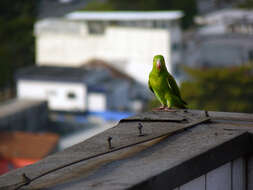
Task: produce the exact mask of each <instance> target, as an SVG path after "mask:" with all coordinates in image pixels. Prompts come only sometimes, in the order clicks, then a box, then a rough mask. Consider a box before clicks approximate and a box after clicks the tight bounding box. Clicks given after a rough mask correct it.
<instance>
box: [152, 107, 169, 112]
mask: <svg viewBox="0 0 253 190" xmlns="http://www.w3.org/2000/svg"><path fill="white" fill-rule="evenodd" d="M166 108H167V107H166V106H161V107H159V108H154V109H153V110H154V111H161V110H165V109H166Z"/></svg>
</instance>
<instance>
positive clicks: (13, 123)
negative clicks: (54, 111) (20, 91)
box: [0, 99, 48, 131]
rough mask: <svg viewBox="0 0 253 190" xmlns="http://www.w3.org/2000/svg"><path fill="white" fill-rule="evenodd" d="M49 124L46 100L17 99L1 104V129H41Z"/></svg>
mask: <svg viewBox="0 0 253 190" xmlns="http://www.w3.org/2000/svg"><path fill="white" fill-rule="evenodd" d="M47 125H48V107H47V102H46V101H35V100H28V99H15V100H11V101H9V102H7V103H5V104H2V105H0V130H2V131H11V130H21V131H41V130H44V129H45V128H46V127H47Z"/></svg>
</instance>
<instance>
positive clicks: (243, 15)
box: [195, 9, 253, 35]
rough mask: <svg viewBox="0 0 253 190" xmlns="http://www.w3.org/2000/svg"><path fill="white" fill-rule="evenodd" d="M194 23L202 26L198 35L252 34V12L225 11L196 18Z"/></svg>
mask: <svg viewBox="0 0 253 190" xmlns="http://www.w3.org/2000/svg"><path fill="white" fill-rule="evenodd" d="M195 22H196V23H197V24H199V25H202V28H201V29H199V31H198V33H199V34H201V35H213V34H214V35H216V34H226V33H242V34H251V35H252V34H253V12H252V11H250V10H243V9H225V10H219V11H214V12H212V13H209V14H206V15H202V16H197V17H196V18H195Z"/></svg>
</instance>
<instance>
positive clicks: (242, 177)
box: [232, 157, 246, 190]
mask: <svg viewBox="0 0 253 190" xmlns="http://www.w3.org/2000/svg"><path fill="white" fill-rule="evenodd" d="M245 166H246V165H245V159H244V158H243V157H241V158H238V159H236V160H234V161H233V162H232V187H233V189H235V190H245V189H246V167H245Z"/></svg>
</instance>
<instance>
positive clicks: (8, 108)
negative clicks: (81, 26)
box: [0, 99, 45, 118]
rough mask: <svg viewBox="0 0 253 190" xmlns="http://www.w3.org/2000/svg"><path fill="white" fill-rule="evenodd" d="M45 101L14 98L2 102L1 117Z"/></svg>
mask: <svg viewBox="0 0 253 190" xmlns="http://www.w3.org/2000/svg"><path fill="white" fill-rule="evenodd" d="M42 103H45V101H41V100H31V99H12V100H9V101H6V102H4V103H2V104H0V118H4V117H6V116H10V115H13V114H14V113H17V112H21V111H24V110H25V109H28V108H30V107H32V106H36V105H40V104H42Z"/></svg>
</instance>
